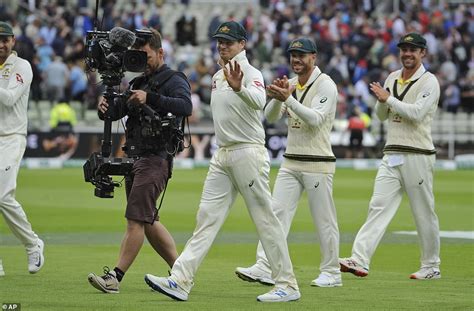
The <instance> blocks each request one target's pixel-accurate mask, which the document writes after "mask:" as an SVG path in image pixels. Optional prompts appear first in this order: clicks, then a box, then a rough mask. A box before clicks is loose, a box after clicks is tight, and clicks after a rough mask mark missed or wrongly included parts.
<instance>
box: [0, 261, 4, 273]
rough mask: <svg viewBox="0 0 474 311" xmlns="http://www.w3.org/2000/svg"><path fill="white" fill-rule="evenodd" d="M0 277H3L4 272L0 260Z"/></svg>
mask: <svg viewBox="0 0 474 311" xmlns="http://www.w3.org/2000/svg"><path fill="white" fill-rule="evenodd" d="M0 276H5V270H3V262H2V260H1V259H0Z"/></svg>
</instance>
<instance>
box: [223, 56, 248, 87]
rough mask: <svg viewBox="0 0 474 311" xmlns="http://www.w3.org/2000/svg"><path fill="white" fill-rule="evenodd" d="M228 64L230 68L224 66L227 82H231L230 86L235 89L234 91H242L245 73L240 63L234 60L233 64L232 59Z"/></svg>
mask: <svg viewBox="0 0 474 311" xmlns="http://www.w3.org/2000/svg"><path fill="white" fill-rule="evenodd" d="M228 65H229V68H227V66H224V67H222V70H224V76H225V78H226V80H227V83H229V86H230V87H231V88H232V89H233V90H234V92H240V89H241V88H242V80H243V78H244V73H243V72H242V70H241V69H240V65H239V64H238V63H237V61H234V64H233V65H232V61H230V62H229V63H228Z"/></svg>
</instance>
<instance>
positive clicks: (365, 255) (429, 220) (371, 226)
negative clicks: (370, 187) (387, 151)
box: [352, 154, 440, 269]
mask: <svg viewBox="0 0 474 311" xmlns="http://www.w3.org/2000/svg"><path fill="white" fill-rule="evenodd" d="M435 160H436V156H435V155H422V154H404V155H403V164H401V165H397V166H394V167H390V166H389V162H388V155H385V156H384V157H383V159H382V164H381V166H380V168H379V170H378V172H377V177H376V178H375V185H374V193H373V195H372V199H371V200H370V204H369V213H368V216H367V220H366V222H365V223H364V225H363V226H362V228H360V230H359V233H357V236H356V238H355V241H354V245H353V247H352V258H353V259H355V260H356V261H357V262H359V263H360V264H362V265H363V266H364V267H366V268H367V269H368V268H369V265H370V259H371V258H372V255H373V254H374V252H375V249H376V248H377V246H378V244H379V242H380V240H381V239H382V237H383V235H384V233H385V230H386V229H387V227H388V225H389V224H390V221H391V220H392V219H393V217H394V216H395V213H396V212H397V210H398V207H399V206H400V203H401V201H402V196H403V193H404V192H406V194H407V195H408V199H409V202H410V207H411V211H412V214H413V217H414V219H415V224H416V228H417V231H418V239H419V242H420V247H421V267H422V268H424V267H439V264H440V258H439V251H440V240H439V224H438V216H436V213H435V202H434V196H433V171H434V163H435Z"/></svg>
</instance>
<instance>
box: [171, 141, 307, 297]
mask: <svg viewBox="0 0 474 311" xmlns="http://www.w3.org/2000/svg"><path fill="white" fill-rule="evenodd" d="M269 170H270V161H269V157H268V152H267V150H266V149H265V147H264V146H259V145H249V144H245V145H243V144H241V145H237V146H232V147H231V148H219V149H218V150H217V151H216V153H215V154H214V155H213V157H212V159H211V162H210V167H209V172H208V174H207V177H206V181H205V183H204V189H203V192H202V197H201V203H200V205H199V210H198V212H197V216H196V222H197V223H196V228H195V230H194V233H193V235H192V237H191V238H190V239H189V240H188V242H187V243H186V245H185V247H184V250H183V252H182V253H181V255H180V256H179V257H178V259H177V260H176V262H175V263H174V265H173V268H172V270H171V278H173V279H174V280H175V281H177V282H178V283H179V284H180V285H181V286H182V287H183V289H184V290H186V291H188V292H189V291H190V290H191V288H192V286H193V279H194V275H195V274H196V271H197V269H198V267H199V265H200V264H201V262H202V260H203V259H204V257H205V256H206V254H207V252H208V251H209V249H210V247H211V245H212V243H213V241H214V239H215V237H216V235H217V233H218V232H219V230H220V228H221V227H222V225H223V223H224V221H225V219H226V218H227V215H228V214H229V212H230V208H231V207H232V205H233V203H234V201H235V198H236V196H237V194H238V193H240V194H241V195H242V197H243V198H244V201H245V204H246V206H247V209H248V211H249V214H250V217H251V218H252V221H253V222H254V223H255V226H256V228H257V233H258V236H259V239H260V240H261V241H262V244H263V248H264V249H265V252H266V254H267V256H268V261H269V262H270V266H271V267H272V278H273V279H274V280H275V282H276V286H282V287H286V286H288V285H289V286H291V287H293V288H295V289H298V285H297V282H296V278H295V275H294V273H293V266H292V263H291V260H290V255H289V253H288V244H287V242H286V238H285V233H284V231H283V228H282V225H281V223H280V222H279V221H278V219H277V217H276V215H275V213H274V212H273V210H272V207H271V194H270V188H269V176H268V174H269Z"/></svg>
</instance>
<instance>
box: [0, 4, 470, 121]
mask: <svg viewBox="0 0 474 311" xmlns="http://www.w3.org/2000/svg"><path fill="white" fill-rule="evenodd" d="M72 2H74V4H73V5H71V4H72ZM190 2H191V3H192V0H189V1H182V3H185V4H184V5H189V3H190ZM374 3H377V5H375V4H374ZM166 5H176V3H175V2H174V3H173V4H169V3H166V1H150V0H142V1H132V2H130V3H128V4H127V5H118V4H117V3H116V2H115V1H108V0H104V1H101V10H100V11H99V12H100V14H99V17H100V24H101V29H102V30H110V29H112V28H113V27H116V26H120V27H123V28H127V29H130V30H134V29H140V28H143V27H152V28H155V29H157V30H163V24H164V23H170V22H172V23H174V25H175V31H176V32H175V34H170V33H163V48H164V49H165V51H166V55H167V58H166V63H167V64H168V65H169V66H170V67H171V68H175V69H179V70H182V71H183V72H185V73H186V75H187V76H188V78H189V80H190V82H191V86H192V91H193V105H194V106H195V114H194V117H193V122H195V123H198V122H199V117H200V116H206V111H209V109H208V105H209V102H210V91H211V87H210V82H211V77H212V75H213V74H214V73H215V72H216V70H217V69H218V66H217V63H216V60H217V57H218V54H217V53H216V48H215V42H214V41H213V40H212V34H213V33H214V31H215V29H216V27H217V25H219V23H221V22H223V21H225V20H236V21H239V22H241V23H242V25H243V26H244V27H245V28H246V30H247V32H248V33H249V40H248V42H247V51H248V57H249V59H250V60H251V62H252V63H253V64H254V65H255V66H256V67H257V68H260V69H261V70H262V72H263V75H264V79H265V81H266V83H271V81H273V79H274V78H275V77H281V76H283V75H287V76H290V75H291V69H290V67H289V62H288V55H287V54H286V52H285V51H286V48H287V46H288V44H289V42H290V41H291V40H293V39H294V38H296V37H298V36H308V37H310V38H312V39H314V40H315V41H316V43H317V48H318V58H319V63H320V64H321V68H322V70H323V71H324V72H327V73H328V74H329V75H330V76H331V78H332V79H333V80H334V81H335V82H336V83H337V87H338V92H339V97H338V107H337V118H338V119H349V118H350V117H351V116H352V115H353V114H352V112H353V110H354V107H358V109H360V110H361V111H362V112H364V113H367V114H368V115H369V116H370V115H371V109H372V107H373V106H374V104H375V98H374V97H373V96H372V94H371V93H370V92H369V88H368V83H369V82H371V81H383V80H384V79H385V78H386V76H387V74H388V73H389V72H391V71H393V70H395V69H396V68H400V67H401V65H400V63H399V61H398V58H397V54H398V49H397V47H396V44H397V42H398V41H399V39H400V37H401V36H402V35H403V34H405V33H408V32H412V31H415V32H420V33H422V34H423V36H424V37H425V38H426V40H427V45H428V55H427V57H426V58H425V59H424V64H425V66H426V68H427V69H428V70H429V71H431V72H433V73H435V74H436V76H437V77H438V79H439V81H440V85H441V90H442V92H441V93H442V96H441V99H440V103H439V105H440V107H441V108H442V109H444V110H446V111H449V112H453V113H456V112H457V111H460V110H462V111H464V112H468V113H471V112H472V111H473V104H472V103H473V102H474V101H473V97H474V59H473V56H474V48H473V45H472V42H473V39H474V18H473V14H474V5H473V4H467V3H466V4H462V3H457V2H456V3H454V2H453V3H449V2H448V1H429V0H425V1H400V2H399V8H398V9H395V8H393V7H392V5H393V4H392V3H391V2H384V1H303V0H300V1H281V0H267V1H260V6H258V7H257V8H254V7H252V8H251V7H249V8H246V7H242V6H240V7H239V8H238V9H237V10H236V14H235V15H234V14H230V15H223V14H222V13H221V12H219V10H217V9H216V10H215V11H214V12H212V14H210V12H200V13H201V14H205V16H206V19H207V23H208V27H207V29H203V28H202V27H198V26H197V23H196V16H195V15H196V14H197V13H199V12H198V11H195V9H194V10H184V11H183V12H184V13H183V15H182V16H181V17H180V18H179V19H178V20H175V21H169V20H167V16H163V15H161V14H160V12H161V11H160V9H161V8H162V7H163V6H166ZM181 5H183V4H181ZM227 5H228V4H227ZM218 6H219V5H218V3H217V2H216V5H215V7H218ZM194 8H195V7H194ZM93 11H94V9H93V8H92V7H90V6H88V1H87V0H77V1H66V0H55V1H47V2H46V1H36V2H35V1H26V0H21V1H20V2H19V3H18V6H17V9H16V10H15V11H12V9H11V7H9V6H7V5H5V4H3V5H0V20H1V21H7V22H10V23H11V24H12V25H13V28H14V32H15V34H16V36H17V41H16V46H15V50H16V51H17V52H18V54H19V56H21V57H23V58H25V59H27V60H28V61H29V62H30V63H31V65H32V67H33V72H34V80H33V83H32V90H31V91H32V94H31V96H30V97H31V100H32V101H40V100H48V101H51V104H53V103H54V102H56V101H58V100H60V99H62V98H68V99H71V100H77V101H81V102H83V103H84V107H85V108H94V109H95V107H96V103H97V98H98V96H99V95H100V90H98V89H97V87H96V83H97V81H98V80H100V78H99V77H97V76H96V75H94V74H86V72H85V65H84V48H85V35H86V33H87V31H88V30H92V29H93V27H94V19H93ZM237 12H238V13H240V16H238V14H237ZM392 12H395V13H392ZM202 32H206V33H207V36H205V35H204V36H203V35H202ZM199 38H207V39H204V40H199ZM183 46H186V49H182V47H183ZM178 52H179V53H181V54H179V53H178ZM82 116H83V114H82ZM207 116H209V115H207Z"/></svg>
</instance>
